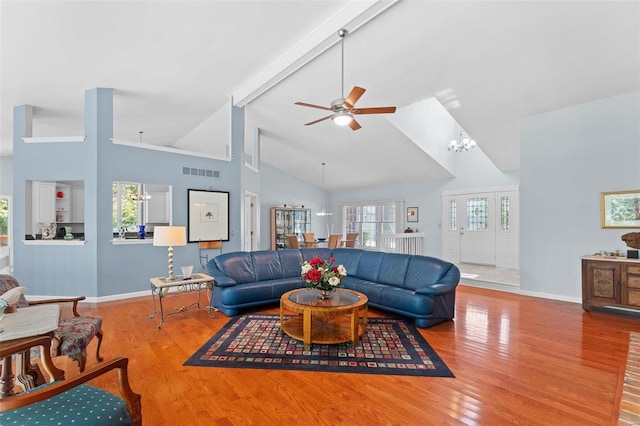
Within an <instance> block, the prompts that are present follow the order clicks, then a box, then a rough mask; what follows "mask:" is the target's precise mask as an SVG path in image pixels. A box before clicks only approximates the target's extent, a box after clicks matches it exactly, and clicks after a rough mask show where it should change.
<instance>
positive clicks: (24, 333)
mask: <svg viewBox="0 0 640 426" xmlns="http://www.w3.org/2000/svg"><path fill="white" fill-rule="evenodd" d="M59 316H60V307H59V306H58V305H57V304H47V305H38V306H31V307H27V308H19V309H18V310H17V311H16V312H13V313H10V314H5V315H4V317H3V319H2V321H1V322H0V327H2V329H3V331H2V332H0V354H2V356H1V357H0V358H1V362H2V373H1V374H0V398H2V397H5V396H9V395H13V386H14V375H13V366H12V362H11V354H10V353H9V352H11V351H10V349H12V348H15V347H17V346H18V347H19V346H21V345H24V344H25V343H26V342H28V341H31V340H33V339H34V338H35V339H36V341H35V342H36V343H35V344H33V345H31V346H42V349H41V350H42V353H41V354H40V355H41V358H42V359H43V360H44V357H45V356H46V355H48V357H49V362H43V365H44V366H45V370H47V373H49V377H50V378H58V377H59V372H60V371H61V370H57V369H52V368H51V366H52V364H51V362H50V359H51V355H50V354H49V353H48V352H47V351H49V350H50V346H51V336H52V335H53V331H54V330H56V329H57V328H58V318H59ZM40 337H45V339H43V340H37V339H38V338H40ZM24 346H25V348H26V347H29V348H30V346H28V345H24ZM30 359H31V357H30V349H25V350H24V351H22V352H19V354H18V356H17V357H16V365H17V367H16V376H15V380H16V382H17V384H19V385H20V386H22V387H23V388H24V389H25V390H28V389H32V388H34V387H35V386H39V385H41V384H42V383H44V376H43V375H42V373H41V372H40V370H39V369H38V367H37V366H35V367H34V366H32V365H31V360H30Z"/></svg>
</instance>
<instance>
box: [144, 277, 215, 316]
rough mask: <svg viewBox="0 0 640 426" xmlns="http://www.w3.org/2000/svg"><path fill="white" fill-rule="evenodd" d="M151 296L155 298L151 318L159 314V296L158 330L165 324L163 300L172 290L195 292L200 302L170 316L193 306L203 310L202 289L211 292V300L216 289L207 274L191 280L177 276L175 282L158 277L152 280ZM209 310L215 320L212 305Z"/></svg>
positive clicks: (183, 307)
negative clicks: (158, 309) (157, 306)
mask: <svg viewBox="0 0 640 426" xmlns="http://www.w3.org/2000/svg"><path fill="white" fill-rule="evenodd" d="M150 281H151V296H152V297H153V312H152V313H151V314H149V318H153V317H155V316H156V313H157V312H158V311H157V309H156V294H157V295H158V299H159V300H160V324H158V328H162V324H163V323H164V316H165V315H164V307H163V306H162V299H164V298H165V297H166V296H167V294H169V289H170V288H172V287H173V288H176V289H177V290H178V291H179V292H183V293H189V292H193V291H197V292H198V300H197V301H196V302H194V303H192V304H191V305H188V306H182V307H179V308H175V310H176V312H171V313H168V314H167V316H168V315H173V314H179V313H181V312H185V311H187V310H189V308H190V307H191V306H193V305H196V304H197V305H198V309H202V306H201V305H200V291H201V290H202V287H203V285H204V287H205V288H206V289H207V290H211V298H213V291H214V289H215V286H214V280H213V277H210V276H209V275H207V274H192V275H191V278H188V279H187V278H184V277H183V276H181V275H178V276H176V277H175V278H174V279H173V280H169V279H168V278H166V277H156V278H151V279H150ZM207 309H208V310H209V316H210V317H211V318H214V317H215V315H214V314H213V313H212V310H214V309H213V308H212V307H211V306H210V305H209V307H208V308H207Z"/></svg>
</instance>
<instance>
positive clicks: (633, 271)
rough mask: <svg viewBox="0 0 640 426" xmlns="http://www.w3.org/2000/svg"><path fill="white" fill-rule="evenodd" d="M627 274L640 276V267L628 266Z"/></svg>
mask: <svg viewBox="0 0 640 426" xmlns="http://www.w3.org/2000/svg"><path fill="white" fill-rule="evenodd" d="M627 274H638V275H640V266H627Z"/></svg>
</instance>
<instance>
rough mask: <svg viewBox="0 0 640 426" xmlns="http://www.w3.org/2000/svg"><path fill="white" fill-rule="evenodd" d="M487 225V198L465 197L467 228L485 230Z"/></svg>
mask: <svg viewBox="0 0 640 426" xmlns="http://www.w3.org/2000/svg"><path fill="white" fill-rule="evenodd" d="M488 227H489V201H488V199H487V198H468V199H467V230H469V231H486V230H487V229H488Z"/></svg>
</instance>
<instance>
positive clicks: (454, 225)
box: [449, 200, 458, 231]
mask: <svg viewBox="0 0 640 426" xmlns="http://www.w3.org/2000/svg"><path fill="white" fill-rule="evenodd" d="M457 215H458V204H457V203H456V200H449V231H455V230H456V229H458V216H457Z"/></svg>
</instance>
